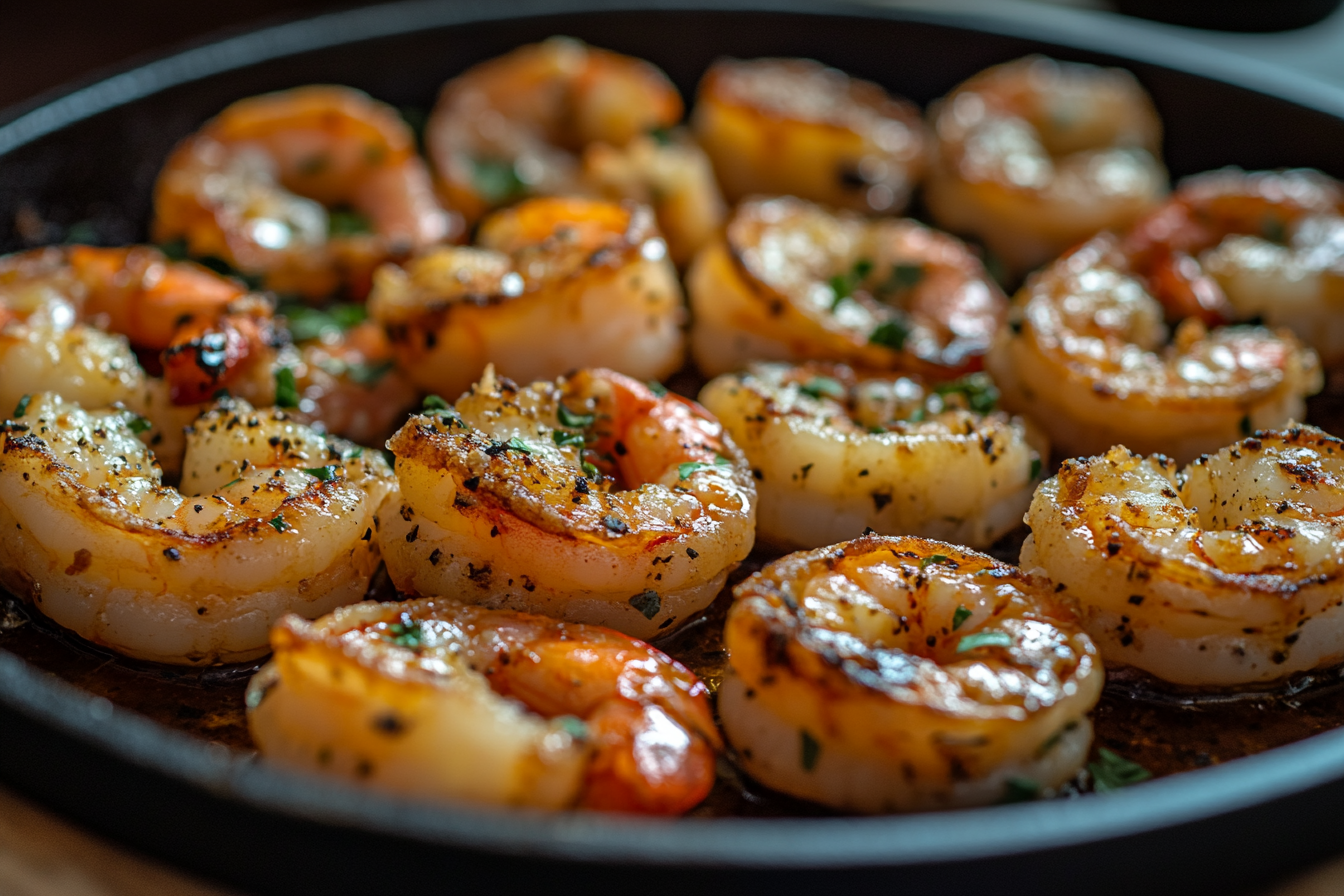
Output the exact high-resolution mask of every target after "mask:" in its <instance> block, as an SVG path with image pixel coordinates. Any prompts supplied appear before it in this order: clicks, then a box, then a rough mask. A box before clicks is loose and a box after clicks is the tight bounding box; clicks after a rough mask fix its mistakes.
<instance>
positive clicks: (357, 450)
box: [342, 445, 364, 460]
mask: <svg viewBox="0 0 1344 896" xmlns="http://www.w3.org/2000/svg"><path fill="white" fill-rule="evenodd" d="M363 456H364V447H363V446H362V445H356V446H355V447H353V448H351V449H350V450H349V451H347V452H346V453H345V457H344V458H342V459H343V460H355V459H356V458H360V457H363Z"/></svg>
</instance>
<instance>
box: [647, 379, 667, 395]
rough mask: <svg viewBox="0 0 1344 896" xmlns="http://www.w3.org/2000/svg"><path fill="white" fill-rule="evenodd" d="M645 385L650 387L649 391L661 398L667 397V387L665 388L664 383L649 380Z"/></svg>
mask: <svg viewBox="0 0 1344 896" xmlns="http://www.w3.org/2000/svg"><path fill="white" fill-rule="evenodd" d="M644 385H646V386H648V387H649V391H650V392H652V393H653V394H654V395H656V396H657V397H659V398H663V397H664V396H666V395H667V387H666V386H664V385H663V384H662V383H660V382H658V381H657V380H649V381H648V382H647V383H645V384H644Z"/></svg>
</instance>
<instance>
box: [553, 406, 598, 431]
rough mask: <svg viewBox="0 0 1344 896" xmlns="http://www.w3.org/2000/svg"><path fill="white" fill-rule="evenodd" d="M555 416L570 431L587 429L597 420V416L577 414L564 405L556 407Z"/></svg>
mask: <svg viewBox="0 0 1344 896" xmlns="http://www.w3.org/2000/svg"><path fill="white" fill-rule="evenodd" d="M555 416H556V417H557V418H559V420H560V425H561V426H568V427H569V428H570V429H587V428H588V427H590V426H592V425H593V422H594V421H595V420H597V415H596V414H576V413H574V412H573V411H571V410H570V409H569V408H567V407H565V406H564V405H563V404H561V405H557V406H556V409H555Z"/></svg>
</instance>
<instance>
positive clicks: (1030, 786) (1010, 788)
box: [999, 775, 1041, 803]
mask: <svg viewBox="0 0 1344 896" xmlns="http://www.w3.org/2000/svg"><path fill="white" fill-rule="evenodd" d="M1040 795H1041V785H1039V784H1037V783H1036V782H1035V781H1033V780H1031V779H1030V778H1023V777H1020V776H1018V775H1013V776H1012V777H1011V778H1009V779H1008V780H1006V781H1004V782H1003V798H1002V799H1000V800H999V802H1000V803H1029V802H1031V801H1032V800H1034V799H1036V797H1038V796H1040Z"/></svg>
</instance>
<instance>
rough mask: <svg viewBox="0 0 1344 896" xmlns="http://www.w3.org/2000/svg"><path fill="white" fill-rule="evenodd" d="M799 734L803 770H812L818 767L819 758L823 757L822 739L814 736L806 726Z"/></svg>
mask: <svg viewBox="0 0 1344 896" xmlns="http://www.w3.org/2000/svg"><path fill="white" fill-rule="evenodd" d="M798 734H799V746H800V747H801V750H800V756H799V758H800V759H801V761H802V765H803V771H805V772H810V771H812V769H814V768H816V767H817V759H818V758H820V757H821V741H819V740H817V739H816V738H815V737H813V736H812V734H811V732H809V731H808V730H807V729H806V728H803V729H802V730H800V731H799V732H798Z"/></svg>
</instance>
